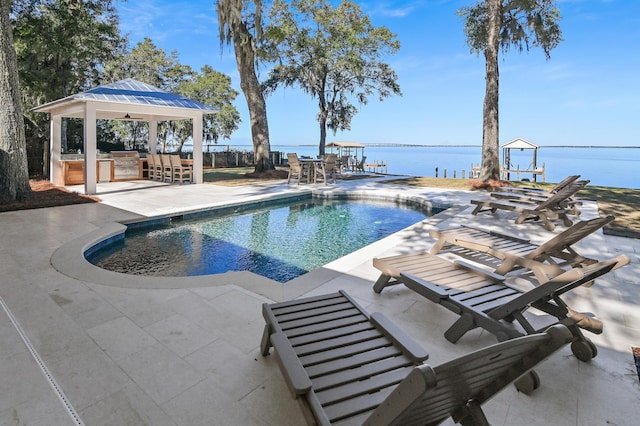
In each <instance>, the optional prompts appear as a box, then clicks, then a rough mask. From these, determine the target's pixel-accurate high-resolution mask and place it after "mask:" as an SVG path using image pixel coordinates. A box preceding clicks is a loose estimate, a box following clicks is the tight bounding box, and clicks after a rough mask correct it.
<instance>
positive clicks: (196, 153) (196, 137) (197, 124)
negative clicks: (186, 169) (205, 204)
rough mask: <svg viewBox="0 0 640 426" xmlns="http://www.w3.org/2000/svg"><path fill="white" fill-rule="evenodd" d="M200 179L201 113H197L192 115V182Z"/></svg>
mask: <svg viewBox="0 0 640 426" xmlns="http://www.w3.org/2000/svg"><path fill="white" fill-rule="evenodd" d="M202 180H203V176H202V113H199V114H197V115H196V116H195V117H193V182H194V183H202Z"/></svg>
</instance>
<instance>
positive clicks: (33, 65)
mask: <svg viewBox="0 0 640 426" xmlns="http://www.w3.org/2000/svg"><path fill="white" fill-rule="evenodd" d="M11 18H12V22H11V24H12V25H11V27H12V28H13V38H14V45H15V48H16V53H17V58H18V73H19V78H20V84H21V87H20V89H21V93H22V99H23V111H24V114H25V119H26V138H27V145H28V149H29V151H31V152H38V151H42V150H44V152H45V153H46V152H47V141H48V137H49V121H48V119H47V117H46V115H45V114H39V113H32V112H31V108H33V107H35V106H38V105H41V104H43V103H46V102H50V101H53V100H56V99H59V98H63V97H65V96H69V95H71V94H73V93H77V92H79V91H82V90H85V89H88V88H90V87H92V86H95V85H96V84H97V83H98V82H99V81H100V78H101V75H102V70H103V66H104V64H105V63H106V62H107V61H109V60H110V59H111V58H113V56H114V55H116V54H117V53H119V52H121V46H122V45H123V43H124V39H123V38H122V37H121V36H120V30H119V26H118V16H117V13H116V10H115V8H114V7H113V4H112V0H14V1H13V7H12V10H11ZM62 125H63V128H66V126H67V120H63V123H62ZM66 135H67V132H66V131H63V140H62V143H63V147H64V146H65V145H66ZM43 163H44V164H43V165H44V167H45V168H46V167H47V166H48V161H46V159H45V160H43ZM31 169H32V170H34V171H35V170H37V169H38V167H31ZM40 170H41V171H42V168H40ZM45 174H46V170H45Z"/></svg>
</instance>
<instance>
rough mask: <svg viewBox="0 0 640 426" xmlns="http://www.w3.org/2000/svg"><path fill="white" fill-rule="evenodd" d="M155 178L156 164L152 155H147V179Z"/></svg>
mask: <svg viewBox="0 0 640 426" xmlns="http://www.w3.org/2000/svg"><path fill="white" fill-rule="evenodd" d="M155 176H156V164H155V157H154V156H153V154H147V178H148V179H149V180H154V178H155Z"/></svg>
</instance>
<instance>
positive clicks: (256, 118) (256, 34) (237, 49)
mask: <svg viewBox="0 0 640 426" xmlns="http://www.w3.org/2000/svg"><path fill="white" fill-rule="evenodd" d="M216 7H217V12H218V30H219V36H220V45H221V46H222V45H224V43H225V42H226V43H227V44H231V43H232V42H233V50H234V53H235V56H236V63H237V66H238V72H239V74H240V88H241V89H242V92H243V93H244V97H245V99H246V101H247V107H248V108H249V119H250V126H251V138H252V140H253V152H254V157H255V172H256V173H262V172H265V171H267V170H270V169H273V165H272V164H271V160H270V158H269V151H271V146H270V144H269V123H268V121H267V105H266V102H265V100H264V93H263V92H262V87H261V85H260V81H259V80H258V76H257V75H256V65H257V63H256V59H257V58H256V49H257V44H258V43H259V42H260V41H261V38H262V0H253V1H252V2H249V1H245V0H218V2H217V5H216Z"/></svg>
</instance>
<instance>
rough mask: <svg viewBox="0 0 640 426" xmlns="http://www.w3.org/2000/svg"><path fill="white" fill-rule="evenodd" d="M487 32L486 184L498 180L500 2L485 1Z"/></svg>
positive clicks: (483, 114)
mask: <svg viewBox="0 0 640 426" xmlns="http://www.w3.org/2000/svg"><path fill="white" fill-rule="evenodd" d="M488 5H489V31H488V40H487V48H486V50H485V51H484V57H485V67H486V77H485V78H486V91H485V95H484V105H483V108H482V167H481V170H480V180H482V181H483V182H488V181H490V180H499V179H500V155H499V149H500V135H499V119H498V92H499V90H498V84H499V73H498V49H499V48H500V28H501V25H502V5H501V0H488Z"/></svg>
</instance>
